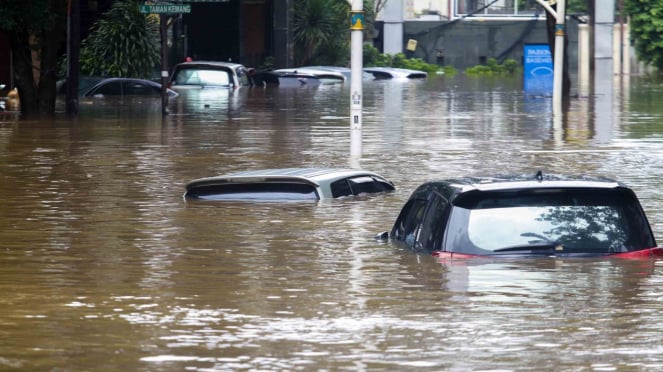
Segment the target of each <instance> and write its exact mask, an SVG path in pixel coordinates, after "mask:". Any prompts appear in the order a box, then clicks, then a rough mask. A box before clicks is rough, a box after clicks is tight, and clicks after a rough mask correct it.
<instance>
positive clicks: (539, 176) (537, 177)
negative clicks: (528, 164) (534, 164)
mask: <svg viewBox="0 0 663 372" xmlns="http://www.w3.org/2000/svg"><path fill="white" fill-rule="evenodd" d="M536 180H537V181H539V182H541V181H543V172H541V171H538V172H536Z"/></svg>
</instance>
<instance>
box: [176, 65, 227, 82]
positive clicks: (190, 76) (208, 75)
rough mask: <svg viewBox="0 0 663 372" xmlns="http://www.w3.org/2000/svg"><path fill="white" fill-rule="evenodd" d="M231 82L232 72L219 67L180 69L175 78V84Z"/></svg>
mask: <svg viewBox="0 0 663 372" xmlns="http://www.w3.org/2000/svg"><path fill="white" fill-rule="evenodd" d="M230 84H231V78H230V73H229V72H228V71H225V70H218V69H193V68H186V69H179V70H177V72H176V75H175V78H174V79H173V85H212V86H227V85H230Z"/></svg>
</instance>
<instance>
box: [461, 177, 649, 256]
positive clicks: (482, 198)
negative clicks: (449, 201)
mask: <svg viewBox="0 0 663 372" xmlns="http://www.w3.org/2000/svg"><path fill="white" fill-rule="evenodd" d="M454 205H455V206H456V208H454V209H453V212H452V216H451V223H452V224H453V225H454V226H455V227H450V229H451V230H452V231H453V229H454V228H461V229H462V230H463V233H462V234H459V235H458V238H457V239H456V241H454V242H448V243H449V246H448V247H449V248H451V250H453V246H458V245H460V244H462V245H464V246H465V247H466V248H467V247H470V248H471V249H473V250H474V251H475V252H474V253H477V254H485V253H490V252H509V251H517V250H518V249H519V248H520V247H522V248H529V249H536V248H537V247H541V248H543V247H546V246H548V247H555V248H556V250H558V251H559V252H560V253H562V252H563V253H619V252H628V251H634V250H640V249H645V248H651V247H653V246H655V242H654V238H653V236H652V233H651V229H650V227H649V224H648V222H647V219H646V217H645V216H644V213H643V212H642V209H641V207H640V204H639V202H638V201H637V199H636V198H635V195H634V194H633V193H632V192H631V191H630V190H628V189H613V190H604V189H595V190H587V189H583V190H579V189H576V190H573V189H570V190H569V189H565V190H560V189H555V190H530V191H527V192H510V193H509V192H489V193H485V192H483V193H482V192H477V193H473V194H471V195H467V196H465V197H461V198H459V199H458V200H457V201H456V202H455V203H454ZM464 251H467V249H464Z"/></svg>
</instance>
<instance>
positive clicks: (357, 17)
mask: <svg viewBox="0 0 663 372" xmlns="http://www.w3.org/2000/svg"><path fill="white" fill-rule="evenodd" d="M350 29H351V30H363V29H364V12H362V11H358V10H353V11H351V12H350Z"/></svg>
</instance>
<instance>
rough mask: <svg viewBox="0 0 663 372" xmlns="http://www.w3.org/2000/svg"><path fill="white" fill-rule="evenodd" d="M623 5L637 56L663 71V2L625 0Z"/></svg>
mask: <svg viewBox="0 0 663 372" xmlns="http://www.w3.org/2000/svg"><path fill="white" fill-rule="evenodd" d="M624 5H625V9H624V10H625V11H626V13H627V14H628V15H629V16H630V22H629V25H630V28H631V33H632V35H633V41H634V43H635V50H636V52H637V53H638V57H639V58H640V59H641V60H642V61H644V62H646V63H647V64H650V65H653V66H655V67H656V68H657V69H658V70H660V71H663V2H662V1H651V0H626V1H625V2H624Z"/></svg>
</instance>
